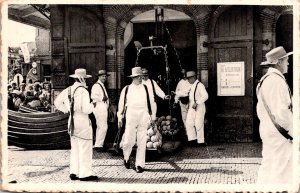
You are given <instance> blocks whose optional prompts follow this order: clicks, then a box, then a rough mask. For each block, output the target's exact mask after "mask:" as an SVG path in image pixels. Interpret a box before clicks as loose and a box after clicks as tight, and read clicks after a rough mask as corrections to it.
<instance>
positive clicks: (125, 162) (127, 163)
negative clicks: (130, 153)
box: [124, 160, 130, 169]
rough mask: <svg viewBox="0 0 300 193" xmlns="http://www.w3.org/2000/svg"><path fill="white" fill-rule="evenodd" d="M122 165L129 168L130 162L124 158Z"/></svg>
mask: <svg viewBox="0 0 300 193" xmlns="http://www.w3.org/2000/svg"><path fill="white" fill-rule="evenodd" d="M124 166H125V168H127V169H130V162H129V161H125V160H124Z"/></svg>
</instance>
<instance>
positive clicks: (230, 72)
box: [217, 61, 245, 96]
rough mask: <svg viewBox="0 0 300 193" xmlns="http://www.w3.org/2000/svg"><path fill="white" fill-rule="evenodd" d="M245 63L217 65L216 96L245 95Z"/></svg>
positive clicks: (222, 63) (221, 63)
mask: <svg viewBox="0 0 300 193" xmlns="http://www.w3.org/2000/svg"><path fill="white" fill-rule="evenodd" d="M244 68H245V62H243V61H241V62H220V63H217V84H218V96H244V95H245V71H244Z"/></svg>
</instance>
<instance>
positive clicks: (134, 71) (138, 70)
mask: <svg viewBox="0 0 300 193" xmlns="http://www.w3.org/2000/svg"><path fill="white" fill-rule="evenodd" d="M141 75H143V71H142V69H141V67H134V68H132V69H131V75H130V76H128V77H136V76H141Z"/></svg>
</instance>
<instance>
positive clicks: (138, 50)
mask: <svg viewBox="0 0 300 193" xmlns="http://www.w3.org/2000/svg"><path fill="white" fill-rule="evenodd" d="M140 53H141V50H140V49H137V53H136V60H135V67H137V66H139V64H138V60H139V57H140Z"/></svg>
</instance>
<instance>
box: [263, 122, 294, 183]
mask: <svg viewBox="0 0 300 193" xmlns="http://www.w3.org/2000/svg"><path fill="white" fill-rule="evenodd" d="M259 132H260V137H261V139H262V143H263V146H262V161H261V166H260V168H259V170H258V177H257V183H259V184H288V183H292V182H293V145H292V144H291V143H290V142H289V141H288V140H286V139H285V138H284V137H283V136H282V135H281V134H280V133H279V131H277V129H276V128H275V127H274V125H273V123H272V122H262V121H261V123H260V128H259Z"/></svg>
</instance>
